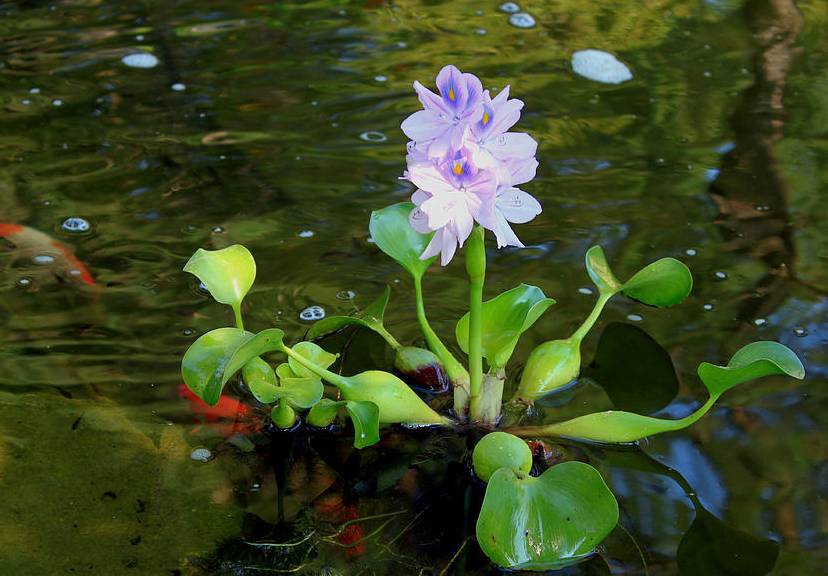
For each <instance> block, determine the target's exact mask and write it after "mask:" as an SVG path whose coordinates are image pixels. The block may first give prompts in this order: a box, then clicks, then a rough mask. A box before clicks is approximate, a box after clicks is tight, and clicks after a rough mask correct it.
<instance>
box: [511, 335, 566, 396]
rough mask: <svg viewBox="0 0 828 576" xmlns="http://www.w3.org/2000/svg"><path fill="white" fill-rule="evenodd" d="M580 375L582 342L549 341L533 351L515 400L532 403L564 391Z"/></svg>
mask: <svg viewBox="0 0 828 576" xmlns="http://www.w3.org/2000/svg"><path fill="white" fill-rule="evenodd" d="M580 372H581V341H580V340H574V339H571V338H568V339H566V340H550V341H549V342H544V343H543V344H541V345H540V346H538V347H537V348H535V349H534V350H533V351H532V354H530V355H529V360H527V362H526V368H524V369H523V376H522V377H521V379H520V386H519V387H518V391H517V394H516V395H515V397H516V398H517V399H518V400H520V401H522V402H533V401H535V400H536V399H538V398H540V397H541V396H543V395H545V394H548V393H549V392H552V391H553V390H557V389H558V388H562V387H563V386H566V385H567V384H569V383H570V382H572V381H573V380H574V379H575V378H577V377H578V374H579V373H580Z"/></svg>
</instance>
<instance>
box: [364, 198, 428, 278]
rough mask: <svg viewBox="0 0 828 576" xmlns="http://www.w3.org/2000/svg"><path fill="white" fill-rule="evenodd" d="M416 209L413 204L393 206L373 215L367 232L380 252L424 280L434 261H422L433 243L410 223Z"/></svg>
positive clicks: (401, 203) (405, 203)
mask: <svg viewBox="0 0 828 576" xmlns="http://www.w3.org/2000/svg"><path fill="white" fill-rule="evenodd" d="M413 209H414V205H413V204H412V203H410V202H400V203H399V204H393V205H391V206H388V207H386V208H383V209H382V210H377V211H375V212H372V213H371V221H370V224H369V225H368V229H369V231H370V233H371V238H373V240H374V243H375V244H376V245H377V246H379V249H380V250H382V251H383V252H385V253H386V254H387V255H388V256H390V257H391V258H393V259H394V260H396V261H397V263H398V264H399V265H400V266H402V267H403V268H405V269H406V270H407V271H408V272H409V273H410V274H411V275H412V276H415V277H418V278H421V277H422V276H423V274H425V271H426V270H427V269H428V267H429V266H430V265H431V263H432V262H434V260H435V259H434V258H429V259H427V260H420V254H422V253H423V252H424V251H425V249H426V246H428V243H429V241H430V240H431V235H430V234H420V233H419V232H417V231H415V230H414V229H413V228H412V227H411V224H409V222H408V216H409V214H410V213H411V211H412V210H413Z"/></svg>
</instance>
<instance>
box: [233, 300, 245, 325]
mask: <svg viewBox="0 0 828 576" xmlns="http://www.w3.org/2000/svg"><path fill="white" fill-rule="evenodd" d="M233 314H235V316H236V328H238V329H239V330H244V322H243V321H242V315H241V304H236V305H235V306H233Z"/></svg>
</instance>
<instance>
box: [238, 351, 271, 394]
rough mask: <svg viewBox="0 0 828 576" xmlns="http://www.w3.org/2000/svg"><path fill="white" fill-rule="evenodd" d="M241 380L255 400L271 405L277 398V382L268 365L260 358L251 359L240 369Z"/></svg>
mask: <svg viewBox="0 0 828 576" xmlns="http://www.w3.org/2000/svg"><path fill="white" fill-rule="evenodd" d="M242 379H243V380H244V383H245V384H247V387H248V388H249V389H250V392H251V393H252V394H253V396H255V397H256V400H258V401H259V402H261V403H263V404H272V403H273V402H275V401H276V400H277V399H278V398H279V388H278V386H279V381H278V380H277V379H276V373H275V372H273V368H271V367H270V364H268V363H267V362H265V361H264V360H262V359H261V358H258V357H257V358H253V359H252V360H251V361H250V362H248V363H247V364H245V365H244V366H243V367H242Z"/></svg>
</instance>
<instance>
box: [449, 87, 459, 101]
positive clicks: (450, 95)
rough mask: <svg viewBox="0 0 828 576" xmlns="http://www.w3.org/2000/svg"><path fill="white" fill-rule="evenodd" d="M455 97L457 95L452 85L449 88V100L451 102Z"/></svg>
mask: <svg viewBox="0 0 828 576" xmlns="http://www.w3.org/2000/svg"><path fill="white" fill-rule="evenodd" d="M456 98H457V96H456V95H455V94H454V88H453V87H452V88H449V100H451V101H452V102H454V100H455V99H456Z"/></svg>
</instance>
